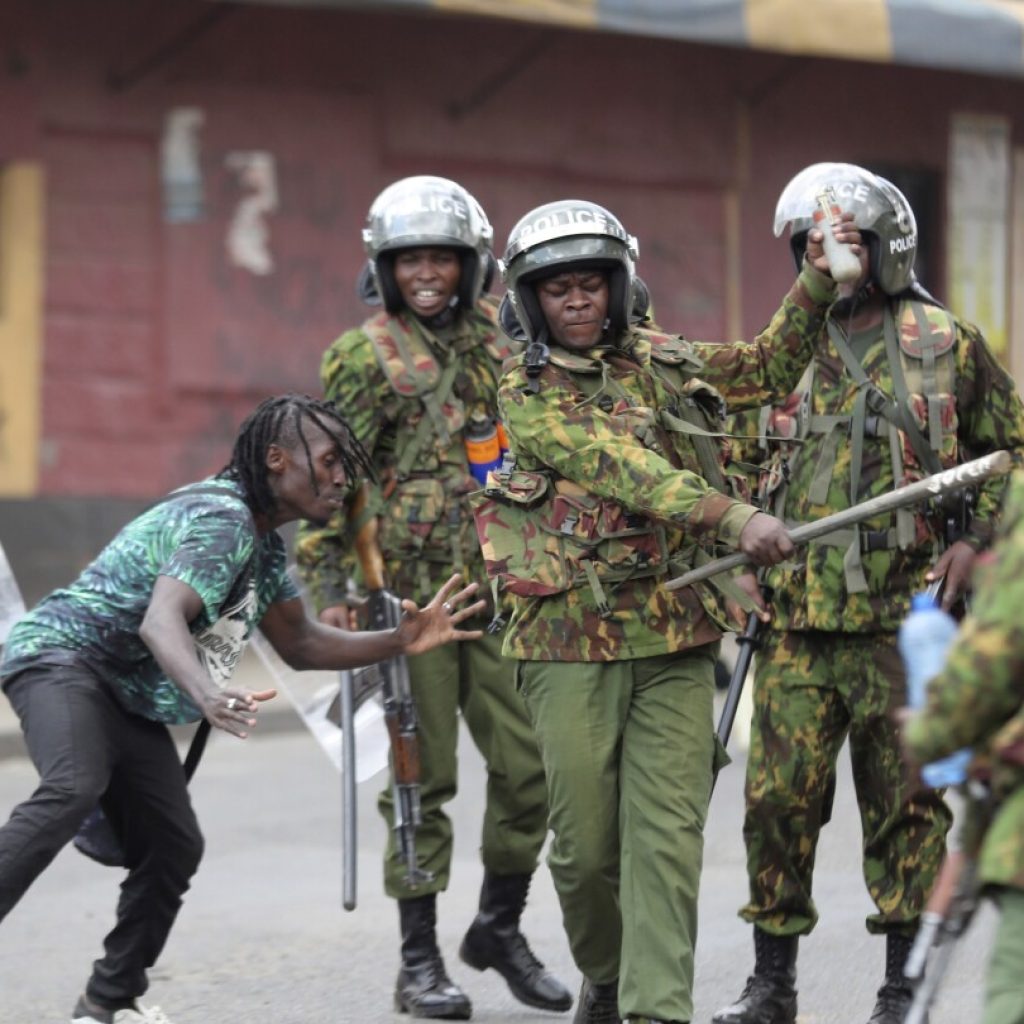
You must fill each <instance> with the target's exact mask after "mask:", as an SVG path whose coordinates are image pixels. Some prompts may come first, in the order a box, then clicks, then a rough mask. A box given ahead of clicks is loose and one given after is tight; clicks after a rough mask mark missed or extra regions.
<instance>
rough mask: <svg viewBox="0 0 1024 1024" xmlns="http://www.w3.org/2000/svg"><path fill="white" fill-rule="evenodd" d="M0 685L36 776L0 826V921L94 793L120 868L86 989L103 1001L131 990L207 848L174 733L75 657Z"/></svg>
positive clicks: (135, 991)
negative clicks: (113, 911) (116, 842)
mask: <svg viewBox="0 0 1024 1024" xmlns="http://www.w3.org/2000/svg"><path fill="white" fill-rule="evenodd" d="M6 693H7V697H8V699H9V700H10V702H11V704H12V705H13V707H14V710H15V712H17V715H18V717H19V718H20V719H21V727H22V731H23V732H24V734H25V741H26V744H27V746H28V752H29V755H30V756H31V758H32V761H33V763H34V764H35V766H36V770H37V771H38V772H39V776H40V781H39V787H38V788H37V789H36V791H35V792H34V793H33V794H32V795H31V796H30V797H29V798H28V799H27V800H26V801H25V802H24V803H22V804H19V805H18V806H17V807H15V808H14V811H13V812H12V813H11V817H10V819H9V820H8V822H7V823H6V824H5V825H4V826H3V827H2V828H0V921H2V920H3V918H4V917H5V916H6V915H7V913H8V911H10V910H11V908H12V907H13V906H14V905H15V904H16V903H17V902H18V900H19V899H21V897H22V895H23V894H24V893H25V892H26V890H27V889H28V887H29V886H30V885H31V884H32V882H34V881H35V879H36V877H37V876H38V875H39V874H40V873H41V872H42V871H43V869H44V868H46V866H47V865H48V864H49V863H50V862H51V861H52V860H53V858H54V857H55V856H56V855H57V854H58V853H59V852H60V850H61V849H62V847H63V846H64V845H65V844H66V843H67V842H68V841H69V840H70V839H71V838H72V837H73V836H74V834H75V832H76V831H77V830H78V827H79V825H80V824H81V823H82V821H83V820H84V819H85V817H86V815H88V813H89V812H90V811H91V810H92V809H93V808H94V807H95V806H96V804H97V802H100V803H101V804H102V806H103V810H104V813H105V814H106V815H107V817H108V818H109V819H110V823H111V825H112V826H113V827H114V830H115V831H116V832H117V833H118V835H119V837H120V839H121V841H122V844H123V847H124V850H125V855H126V863H127V867H128V874H127V877H125V879H124V881H123V882H122V884H121V897H120V900H119V901H118V905H117V924H116V925H115V926H114V929H113V930H112V931H111V932H110V934H108V935H107V937H106V939H105V940H104V955H103V956H102V957H101V958H100V959H99V960H97V961H96V962H95V963H94V964H93V972H92V976H91V977H90V979H89V982H88V985H87V987H86V992H87V994H88V995H89V996H90V998H93V999H96V1000H99V1001H100V1002H102V1003H118V1002H121V1001H127V1000H131V999H134V998H135V997H136V996H140V995H142V993H143V992H145V990H146V988H147V986H148V981H147V979H146V970H147V969H148V968H149V967H151V966H152V965H153V963H154V962H155V961H156V958H157V957H158V956H159V955H160V951H161V950H162V949H163V946H164V943H165V942H166V941H167V936H168V934H169V932H170V930H171V926H172V925H173V924H174V919H175V917H176V916H177V913H178V908H179V907H180V906H181V897H182V895H183V894H184V893H185V891H186V890H187V889H188V887H189V881H190V879H191V878H192V876H193V875H194V874H195V872H196V869H197V868H198V866H199V861H200V859H201V858H202V854H203V837H202V834H201V833H200V831H199V825H198V823H197V821H196V817H195V813H194V811H193V810H192V804H191V801H190V800H189V795H188V787H187V785H186V782H185V773H184V771H183V769H182V766H181V760H180V758H179V756H178V753H177V751H176V749H175V746H174V742H173V740H172V738H171V735H170V732H169V731H168V729H167V727H166V726H164V725H162V724H160V723H158V722H151V721H149V720H147V719H145V718H141V717H139V716H137V715H131V714H129V713H128V712H126V711H125V710H124V709H123V708H122V707H121V706H120V704H118V703H117V700H116V699H115V698H114V696H113V695H112V694H111V693H110V692H109V691H108V690H107V689H106V687H105V686H104V684H103V682H102V681H101V680H100V679H99V678H97V676H96V675H95V674H94V672H93V671H92V670H90V669H89V668H88V667H87V666H85V665H81V664H75V665H72V666H68V665H45V664H41V665H40V666H39V667H38V668H32V669H27V670H26V671H24V672H21V673H19V674H18V675H17V676H15V677H14V678H13V679H11V681H10V682H9V684H8V685H7V687H6ZM97 870H112V869H109V868H106V869H101V868H99V867H97Z"/></svg>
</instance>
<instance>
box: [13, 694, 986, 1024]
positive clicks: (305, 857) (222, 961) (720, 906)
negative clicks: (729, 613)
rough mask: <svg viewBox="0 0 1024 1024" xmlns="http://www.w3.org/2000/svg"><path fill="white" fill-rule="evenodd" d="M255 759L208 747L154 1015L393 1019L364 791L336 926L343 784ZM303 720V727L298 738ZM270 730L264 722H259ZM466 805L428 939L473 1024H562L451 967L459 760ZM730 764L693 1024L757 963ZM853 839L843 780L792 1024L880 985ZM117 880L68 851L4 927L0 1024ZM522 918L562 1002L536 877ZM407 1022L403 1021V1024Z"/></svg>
mask: <svg viewBox="0 0 1024 1024" xmlns="http://www.w3.org/2000/svg"><path fill="white" fill-rule="evenodd" d="M286 716H290V712H287V711H285V712H282V713H279V714H278V716H276V722H277V725H278V728H277V729H274V730H271V731H269V732H268V734H267V735H264V736H259V735H254V736H253V738H251V739H250V740H248V741H245V742H239V741H235V740H231V739H229V738H228V737H226V736H224V735H218V736H216V737H214V739H213V740H212V742H211V744H210V747H209V749H208V752H207V755H206V758H205V760H204V762H203V764H202V766H201V768H200V770H199V773H198V776H197V780H196V786H195V799H196V803H197V807H198V812H199V816H200V820H201V822H202V823H203V825H204V829H205V833H206V837H207V853H206V858H205V861H204V863H203V865H202V867H201V868H200V871H199V874H198V876H197V878H196V882H195V886H194V888H193V889H192V891H191V893H190V894H189V895H188V897H187V900H186V903H185V907H184V909H183V911H182V914H181V916H180V918H179V922H178V926H177V927H176V929H175V931H174V933H173V935H172V938H171V941H170V943H169V944H168V947H167V949H166V950H165V952H164V955H163V957H162V958H161V960H160V962H159V964H158V966H157V968H156V969H155V970H154V972H153V974H152V989H151V993H150V997H149V998H150V1001H152V1002H156V1003H159V1004H160V1005H161V1006H163V1007H164V1009H165V1010H166V1011H167V1012H168V1013H169V1014H170V1015H171V1017H172V1020H173V1021H174V1022H175V1024H238V1022H239V1021H243V1022H246V1024H248V1022H256V1021H261V1022H262V1021H267V1022H272V1024H348V1022H357V1021H359V1022H375V1021H398V1020H399V1019H400V1018H399V1017H398V1016H397V1015H395V1014H394V1013H393V1012H392V1011H391V988H392V985H393V981H394V975H395V971H396V968H397V962H398V949H397V945H398V944H397V914H396V912H395V909H394V906H393V904H391V903H390V901H387V900H386V899H385V898H384V897H383V896H382V895H381V893H380V868H379V864H378V853H377V851H378V850H379V847H380V845H381V842H382V838H383V831H382V825H381V823H380V821H379V819H378V818H377V815H376V810H375V806H374V795H375V791H376V789H377V782H376V780H374V781H371V782H369V783H366V784H364V785H362V786H361V787H360V829H361V831H360V838H361V842H360V857H359V873H360V877H359V900H360V905H359V907H358V908H357V910H356V911H355V912H354V913H346V912H345V911H343V910H342V908H341V898H340V892H341V880H340V864H341V858H340V840H339V835H340V813H339V781H338V777H337V775H336V774H335V773H334V770H333V768H332V767H331V765H330V764H329V762H328V760H327V759H326V758H325V757H324V755H323V754H322V753H321V752H320V750H319V748H318V747H317V746H316V745H315V744H314V743H313V742H312V740H311V739H309V738H308V736H307V734H306V733H305V732H301V731H298V729H283V730H282V729H281V728H280V726H281V725H282V724H284V725H289V724H291V723H289V722H287V721H285V720H284V719H285V717H286ZM296 721H297V720H296ZM268 724H269V723H268ZM462 764H463V774H462V778H463V788H462V792H461V793H460V794H459V797H458V799H457V800H456V801H455V803H454V816H455V819H456V847H455V858H456V864H455V869H454V872H453V874H454V884H453V885H452V887H451V889H450V890H449V891H448V893H446V894H445V895H444V896H443V897H442V898H441V902H440V919H441V920H440V938H441V942H442V944H443V949H444V952H445V954H446V959H447V962H448V966H449V969H450V972H451V973H452V974H453V975H454V977H455V978H456V979H457V980H458V981H459V983H460V984H462V985H463V986H464V988H465V989H466V990H467V992H468V993H469V994H470V996H471V998H472V1000H473V1004H474V1016H473V1019H474V1020H475V1021H477V1022H479V1024H498V1022H529V1021H537V1022H540V1021H543V1020H552V1021H553V1020H556V1019H562V1020H566V1021H568V1020H569V1019H570V1018H568V1017H556V1016H554V1015H550V1014H544V1013H541V1012H538V1011H533V1010H529V1009H527V1008H526V1007H523V1006H521V1005H520V1004H518V1003H516V1002H515V1001H514V1000H513V999H512V998H511V996H510V995H509V994H508V992H507V990H506V988H505V986H504V984H503V982H502V981H501V980H500V978H498V977H497V976H496V975H494V973H493V972H488V973H486V974H484V975H480V974H477V973H476V972H474V971H472V970H470V969H469V968H467V967H465V966H464V965H462V964H461V963H460V962H459V961H458V959H457V956H456V950H457V948H458V943H459V941H460V939H461V936H462V933H463V931H464V930H465V928H466V926H467V925H468V923H469V921H470V919H471V918H472V915H473V911H474V907H475V902H476V897H477V891H478V886H479V882H480V877H481V868H480V866H479V863H478V861H477V859H476V854H475V847H476V844H477V835H476V833H477V830H478V827H479V817H480V815H479V808H480V806H481V798H482V797H481V794H482V776H481V772H480V762H479V758H478V757H477V755H476V752H475V751H474V750H473V748H472V746H471V745H470V744H468V743H465V742H464V744H463V751H462ZM33 782H34V773H33V771H32V769H31V765H30V764H29V762H28V761H27V760H25V759H24V758H21V757H11V758H7V759H4V760H0V814H6V812H7V809H8V808H9V807H10V806H11V805H12V804H14V803H15V802H16V801H17V800H18V799H20V798H21V797H22V796H24V795H25V794H26V793H27V792H29V790H30V788H31V787H32V785H33ZM741 789H742V761H741V756H740V757H739V758H738V760H737V763H736V764H734V765H733V766H732V767H730V768H729V769H727V770H726V771H725V772H724V773H723V775H722V778H721V779H720V781H719V786H718V789H717V792H716V793H715V797H714V801H713V806H712V809H711V817H710V822H709V828H708V835H707V848H706V858H705V860H706V868H705V873H704V880H703V887H702V898H701V915H702V916H701V939H700V945H699V948H698V957H697V988H696V1004H697V1008H696V1009H697V1012H696V1015H695V1020H696V1021H700V1022H702V1024H706V1022H707V1021H708V1020H709V1018H710V1015H711V1013H712V1012H713V1011H714V1009H715V1008H716V1007H718V1006H719V1005H721V1004H722V1003H724V1002H727V1001H729V1000H731V999H732V998H733V997H734V996H735V995H736V994H737V993H738V991H739V988H740V987H741V985H742V982H743V980H744V978H745V976H746V973H747V971H748V969H749V968H750V966H751V961H752V948H751V938H750V933H749V929H748V928H747V927H746V926H745V925H743V924H742V923H741V922H740V921H739V920H738V919H737V917H736V916H735V911H736V907H737V905H738V903H739V902H740V900H741V899H742V897H743V896H744V893H745V884H746V883H745V876H744V871H743V844H742V839H741V836H740V822H741V802H742V801H741ZM859 844H860V830H859V825H858V823H857V820H856V815H855V811H854V809H853V802H852V793H851V787H850V781H849V776H848V772H845V771H844V773H843V774H842V776H841V779H840V787H839V793H838V797H837V807H836V814H835V820H834V821H833V823H832V825H831V826H830V827H829V828H828V830H827V831H826V834H825V837H824V840H823V842H822V844H821V848H820V851H819V858H818V863H819V869H818V872H817V877H816V894H817V899H818V902H819V909H820V911H821V914H822V920H821V923H820V924H819V926H818V928H817V930H816V931H815V933H814V935H813V936H812V937H811V938H810V939H809V940H805V941H804V943H803V947H802V951H801V958H800V984H799V988H800V1010H801V1014H800V1020H801V1022H802V1024H831V1022H842V1024H864V1022H865V1021H866V1020H867V1016H868V1014H869V1012H870V1009H871V1006H872V1003H873V995H874V990H875V988H877V986H878V984H879V982H880V976H881V973H882V964H883V958H884V943H883V942H882V940H880V939H873V938H871V937H869V936H868V935H867V934H866V933H865V931H864V928H863V919H864V916H865V914H866V913H867V911H868V907H869V904H868V901H867V897H866V895H865V894H864V891H863V885H862V882H861V879H860V872H859V867H858V860H859ZM118 879H119V873H118V871H117V870H115V869H110V868H103V867H99V866H98V865H95V864H93V863H92V862H90V861H87V860H86V859H85V858H84V857H82V856H81V855H80V854H78V853H76V852H75V851H74V850H72V849H70V848H69V849H67V850H65V851H64V852H63V853H62V854H61V856H60V857H59V858H58V859H57V860H56V862H55V863H54V864H53V866H52V867H51V868H50V869H49V870H48V871H47V872H46V873H45V874H44V875H43V876H42V878H41V879H40V880H39V882H38V883H37V884H36V886H35V887H34V888H33V889H32V890H31V891H30V892H29V894H28V896H27V897H26V898H25V899H24V900H23V901H22V902H21V903H20V904H19V905H18V907H17V908H15V910H14V912H13V913H12V914H11V915H10V917H9V918H8V919H7V921H6V922H5V923H4V924H3V925H2V926H0V1024H59V1022H61V1021H66V1020H67V1019H68V1016H69V1011H70V1009H71V1006H72V1005H73V1003H74V1000H75V998H76V996H77V994H78V992H79V990H80V988H81V986H82V983H83V981H84V979H85V976H86V974H87V972H88V968H89V964H90V962H91V960H92V959H93V958H94V957H95V955H96V954H97V952H98V950H99V943H100V939H101V937H102V936H103V934H104V933H105V931H106V930H107V928H108V927H109V925H110V924H111V922H112V909H113V906H114V902H115V900H116V896H117V883H118ZM534 888H535V892H534V895H533V898H532V900H531V903H530V906H529V908H528V911H527V914H526V917H525V930H526V932H527V934H528V936H529V938H530V940H531V943H532V944H533V946H534V948H535V950H536V952H537V953H538V954H539V955H540V957H541V958H542V959H543V960H545V961H546V962H547V963H548V965H549V966H550V967H552V968H553V969H554V970H555V971H556V972H557V973H558V974H559V975H560V976H561V977H562V978H563V979H565V980H566V981H567V983H569V984H571V986H572V987H573V988H574V989H575V988H576V987H577V986H578V984H579V975H578V973H577V972H576V970H575V968H574V967H573V965H572V962H571V960H570V957H569V954H568V951H567V949H566V946H565V942H564V939H563V937H562V931H561V923H560V918H559V914H558V910H557V904H556V901H555V897H554V894H553V891H552V888H551V884H550V880H549V877H548V875H547V870H546V868H542V869H541V871H540V872H538V875H537V879H536V882H535V886H534ZM993 921H994V914H993V913H992V911H991V910H988V909H986V910H985V911H983V912H982V914H981V916H980V917H979V919H978V920H977V921H976V922H975V924H974V927H973V929H972V931H971V933H970V939H971V944H970V947H968V946H967V945H966V944H965V945H964V947H963V948H962V949H960V950H959V951H958V956H957V959H956V961H955V965H954V970H953V971H952V973H951V975H950V977H949V980H948V981H947V984H946V985H945V987H944V990H943V994H942V999H941V1002H940V1006H939V1008H938V1010H937V1011H936V1012H934V1013H933V1014H932V1024H954V1022H956V1024H963V1022H965V1021H966V1022H970V1021H972V1020H977V1019H978V1015H979V1008H980V1000H981V988H980V979H981V977H982V973H983V969H984V962H985V957H986V955H987V951H988V945H989V941H990V936H991V928H992V923H993ZM405 1019H407V1018H405Z"/></svg>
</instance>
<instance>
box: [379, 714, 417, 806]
mask: <svg viewBox="0 0 1024 1024" xmlns="http://www.w3.org/2000/svg"><path fill="white" fill-rule="evenodd" d="M404 717H405V716H403V714H402V709H401V707H399V706H398V703H397V702H394V703H393V704H392V706H391V707H390V708H388V707H387V706H386V705H385V708H384V723H385V725H386V726H387V730H388V738H389V739H390V741H391V770H392V771H393V772H394V773H395V782H397V783H398V784H399V785H400V786H409V785H413V786H418V785H419V782H420V772H421V770H422V769H421V766H420V742H419V738H418V736H417V734H416V729H415V726H413V728H409V725H408V723H407V722H403V718H404Z"/></svg>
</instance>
